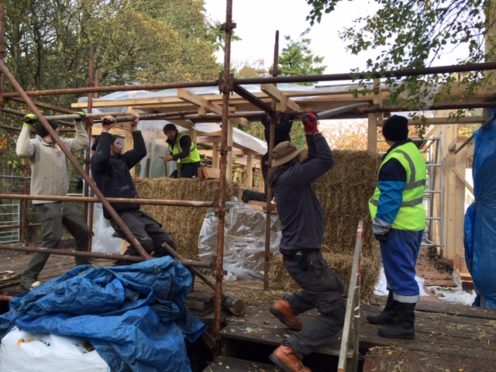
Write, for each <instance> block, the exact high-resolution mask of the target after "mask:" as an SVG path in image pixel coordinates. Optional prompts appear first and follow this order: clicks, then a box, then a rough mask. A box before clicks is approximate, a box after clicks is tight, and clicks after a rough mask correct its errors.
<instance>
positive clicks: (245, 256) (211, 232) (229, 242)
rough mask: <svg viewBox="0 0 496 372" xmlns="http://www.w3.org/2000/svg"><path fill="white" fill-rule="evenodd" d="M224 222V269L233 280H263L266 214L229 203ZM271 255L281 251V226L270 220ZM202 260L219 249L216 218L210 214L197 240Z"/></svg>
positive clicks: (236, 203)
mask: <svg viewBox="0 0 496 372" xmlns="http://www.w3.org/2000/svg"><path fill="white" fill-rule="evenodd" d="M228 207H229V212H228V213H227V214H226V218H225V233H224V269H225V270H227V271H228V273H229V275H230V278H232V279H238V278H240V279H263V270H264V252H265V226H266V223H265V212H262V211H260V210H258V209H253V208H250V207H248V206H247V205H246V204H244V203H239V202H230V203H228ZM271 219H272V221H271V234H270V236H271V242H270V250H271V252H272V253H273V254H274V253H277V252H278V251H279V242H280V241H281V226H280V222H279V218H278V217H277V215H272V216H271ZM198 245H199V249H200V257H201V258H204V257H212V256H213V255H214V254H215V250H216V247H217V216H216V215H215V213H214V211H213V210H209V211H208V212H207V214H206V216H205V220H204V222H203V226H202V229H201V232H200V236H199V238H198Z"/></svg>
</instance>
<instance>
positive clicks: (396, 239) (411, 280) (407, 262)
mask: <svg viewBox="0 0 496 372" xmlns="http://www.w3.org/2000/svg"><path fill="white" fill-rule="evenodd" d="M382 133H383V135H384V138H385V139H386V141H387V143H388V144H389V145H390V146H391V147H390V148H389V150H388V152H387V153H386V155H384V157H383V159H382V163H381V166H380V168H379V174H378V180H377V187H376V189H375V192H374V195H373V196H372V198H371V199H370V200H369V210H370V215H371V218H372V230H373V232H374V235H375V237H376V238H377V240H379V242H380V245H381V256H382V261H383V264H384V272H385V274H386V279H387V285H388V289H389V296H388V299H387V303H386V307H385V308H384V311H383V312H382V313H380V314H378V315H368V316H367V320H368V321H369V323H372V324H381V325H387V327H384V328H380V329H379V335H380V336H382V337H388V338H405V339H413V338H414V337H415V329H414V322H415V313H414V310H415V305H416V303H417V302H418V300H419V287H418V284H417V282H416V280H415V265H416V263H417V257H418V253H419V250H420V243H421V242H422V235H423V232H424V228H425V209H424V205H423V195H424V191H425V182H426V165H425V159H424V157H423V156H422V154H421V152H420V151H419V149H418V148H417V146H416V145H415V144H414V143H413V142H412V141H411V140H409V139H408V120H407V119H406V118H405V117H403V116H397V115H393V116H391V117H390V118H389V119H388V120H386V122H385V123H384V127H383V130H382Z"/></svg>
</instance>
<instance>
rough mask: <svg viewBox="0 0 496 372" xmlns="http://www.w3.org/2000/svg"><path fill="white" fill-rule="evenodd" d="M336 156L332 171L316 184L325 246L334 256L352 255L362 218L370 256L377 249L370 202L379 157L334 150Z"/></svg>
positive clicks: (314, 185)
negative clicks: (335, 254)
mask: <svg viewBox="0 0 496 372" xmlns="http://www.w3.org/2000/svg"><path fill="white" fill-rule="evenodd" d="M333 155H334V166H333V167H332V169H331V170H330V171H329V172H327V173H326V174H325V175H323V176H322V177H320V178H319V179H318V180H317V181H315V182H314V184H313V187H314V190H315V193H316V195H317V198H318V199H319V201H320V204H321V206H322V210H323V212H324V220H325V230H324V239H323V244H324V245H326V246H328V247H330V249H331V251H332V252H334V253H343V254H350V255H351V254H353V249H354V246H355V237H356V229H357V226H358V221H359V220H360V219H361V220H363V222H364V228H365V236H364V245H365V247H366V248H369V249H366V250H365V251H364V255H367V253H366V252H370V251H372V249H370V248H372V247H373V246H374V236H373V234H372V230H371V220H370V216H369V211H368V200H369V198H370V197H371V196H372V194H373V192H374V188H375V185H376V177H377V167H378V158H377V157H374V156H371V155H369V154H368V153H367V152H365V151H333Z"/></svg>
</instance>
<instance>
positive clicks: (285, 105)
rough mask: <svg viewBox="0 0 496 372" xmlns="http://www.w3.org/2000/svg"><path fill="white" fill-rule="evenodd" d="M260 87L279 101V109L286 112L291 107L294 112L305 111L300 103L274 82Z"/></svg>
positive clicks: (277, 108) (277, 106) (277, 107)
mask: <svg viewBox="0 0 496 372" xmlns="http://www.w3.org/2000/svg"><path fill="white" fill-rule="evenodd" d="M260 89H261V90H262V92H264V93H266V94H267V95H268V96H270V97H272V98H273V99H275V100H276V101H277V105H276V110H277V111H281V112H285V111H287V110H288V109H289V110H291V111H292V112H297V113H300V112H303V108H302V107H301V106H300V105H299V104H297V103H296V102H295V101H293V100H292V99H290V98H288V97H287V96H286V95H285V94H284V93H283V92H281V91H280V90H279V89H277V87H276V86H275V85H274V84H262V85H261V86H260Z"/></svg>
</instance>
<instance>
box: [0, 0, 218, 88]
mask: <svg viewBox="0 0 496 372" xmlns="http://www.w3.org/2000/svg"><path fill="white" fill-rule="evenodd" d="M4 5H5V7H6V15H7V17H6V51H7V55H6V62H7V64H8V65H9V67H10V68H11V69H12V71H13V73H14V75H15V76H16V78H18V79H19V81H20V82H21V84H22V85H23V86H24V87H26V88H28V89H29V88H52V87H61V86H66V87H75V86H81V85H86V79H87V64H88V50H89V47H90V45H93V46H94V47H95V49H96V53H97V69H99V70H100V72H101V83H102V84H122V83H128V84H129V83H131V84H132V83H145V82H151V81H154V82H156V81H160V80H161V81H173V80H176V81H177V80H183V81H184V80H201V79H206V78H215V77H217V74H218V71H219V66H218V65H217V63H216V62H215V57H214V54H213V53H214V51H215V44H214V43H213V42H212V41H211V39H210V36H209V32H210V30H211V26H210V25H209V24H208V23H207V22H206V20H205V15H204V13H203V0H188V1H180V0H166V1H162V0H161V1H158V0H150V1H144V0H137V1H131V0H113V1H108V0H43V1H42V0H10V1H5V2H4Z"/></svg>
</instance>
